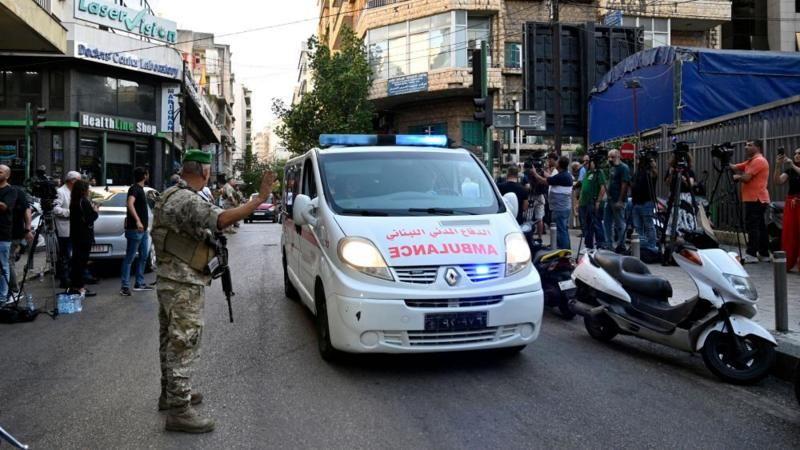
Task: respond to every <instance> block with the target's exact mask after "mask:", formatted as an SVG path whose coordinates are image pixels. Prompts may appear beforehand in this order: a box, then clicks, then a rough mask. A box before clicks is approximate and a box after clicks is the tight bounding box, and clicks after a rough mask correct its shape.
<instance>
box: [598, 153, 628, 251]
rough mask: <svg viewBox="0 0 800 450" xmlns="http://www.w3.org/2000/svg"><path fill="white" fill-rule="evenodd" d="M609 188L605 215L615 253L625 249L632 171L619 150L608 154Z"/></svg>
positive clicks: (607, 233) (607, 232) (606, 229)
mask: <svg viewBox="0 0 800 450" xmlns="http://www.w3.org/2000/svg"><path fill="white" fill-rule="evenodd" d="M608 164H609V169H608V188H607V190H606V195H607V200H606V207H605V211H604V214H603V222H604V225H605V233H606V240H607V241H608V244H609V245H610V246H611V249H612V250H614V251H615V252H621V251H622V250H624V249H625V205H626V204H627V203H628V187H629V185H630V183H631V169H630V168H629V167H628V165H627V164H625V163H623V162H622V158H621V156H620V153H619V150H611V151H609V152H608Z"/></svg>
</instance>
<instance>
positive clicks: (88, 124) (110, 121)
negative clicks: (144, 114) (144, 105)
mask: <svg viewBox="0 0 800 450" xmlns="http://www.w3.org/2000/svg"><path fill="white" fill-rule="evenodd" d="M80 118H81V122H80V123H81V127H82V128H93V129H95V130H103V131H117V132H121V133H131V134H146V135H149V136H155V135H156V133H158V126H157V125H156V123H155V122H150V121H147V120H138V119H129V118H127V117H115V116H106V115H104V114H93V113H85V112H82V113H80Z"/></svg>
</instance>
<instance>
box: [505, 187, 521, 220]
mask: <svg viewBox="0 0 800 450" xmlns="http://www.w3.org/2000/svg"><path fill="white" fill-rule="evenodd" d="M503 200H504V201H505V202H506V208H508V209H509V211H511V215H512V216H514V217H517V214H518V213H519V204H518V203H517V194H515V193H513V192H509V193H507V194H506V195H504V196H503Z"/></svg>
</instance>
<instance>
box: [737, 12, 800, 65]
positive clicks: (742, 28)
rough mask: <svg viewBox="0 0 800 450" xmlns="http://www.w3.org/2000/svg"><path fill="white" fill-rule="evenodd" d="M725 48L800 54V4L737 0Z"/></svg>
mask: <svg viewBox="0 0 800 450" xmlns="http://www.w3.org/2000/svg"><path fill="white" fill-rule="evenodd" d="M732 4H733V17H732V20H731V24H730V25H729V26H727V27H726V28H725V30H724V36H725V39H724V47H725V48H731V49H738V50H772V51H781V52H796V51H800V2H798V1H796V0H733V1H732Z"/></svg>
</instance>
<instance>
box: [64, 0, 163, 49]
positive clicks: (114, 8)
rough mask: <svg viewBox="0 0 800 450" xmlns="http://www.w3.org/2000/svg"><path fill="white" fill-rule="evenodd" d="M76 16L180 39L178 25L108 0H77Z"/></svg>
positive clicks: (126, 29)
mask: <svg viewBox="0 0 800 450" xmlns="http://www.w3.org/2000/svg"><path fill="white" fill-rule="evenodd" d="M75 18H76V19H81V20H85V21H88V22H92V23H96V24H98V25H104V26H107V27H109V28H114V29H117V30H122V31H127V32H128V33H134V34H138V35H140V36H145V37H149V38H152V39H156V40H159V41H163V42H169V43H170V44H174V43H176V42H177V41H178V25H177V24H176V23H175V22H173V21H171V20H165V19H162V18H160V17H156V16H153V15H152V14H150V13H148V12H147V10H144V9H143V10H141V11H137V10H135V9H130V8H126V7H124V6H120V5H116V4H114V3H111V2H108V1H106V0H75Z"/></svg>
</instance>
